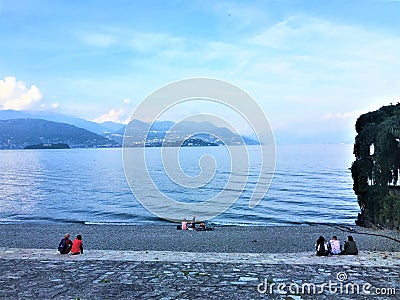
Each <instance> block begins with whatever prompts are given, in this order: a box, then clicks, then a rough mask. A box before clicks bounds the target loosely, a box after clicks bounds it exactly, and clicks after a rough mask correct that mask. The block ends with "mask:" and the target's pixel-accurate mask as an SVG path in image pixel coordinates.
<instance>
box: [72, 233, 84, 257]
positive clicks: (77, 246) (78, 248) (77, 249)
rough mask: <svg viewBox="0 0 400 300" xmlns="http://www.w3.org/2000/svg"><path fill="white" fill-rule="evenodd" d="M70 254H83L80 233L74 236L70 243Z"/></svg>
mask: <svg viewBox="0 0 400 300" xmlns="http://www.w3.org/2000/svg"><path fill="white" fill-rule="evenodd" d="M71 254H72V255H77V254H83V244H82V236H81V235H80V234H78V235H77V236H76V239H75V240H74V242H73V243H72V248H71Z"/></svg>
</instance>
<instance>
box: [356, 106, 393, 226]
mask: <svg viewBox="0 0 400 300" xmlns="http://www.w3.org/2000/svg"><path fill="white" fill-rule="evenodd" d="M356 131H357V136H356V139H355V144H354V155H355V157H356V160H355V161H354V162H353V164H352V167H351V173H352V176H353V181H354V185H353V189H354V192H355V193H356V195H357V197H358V203H359V205H360V208H361V212H362V216H363V217H364V218H366V219H367V220H369V221H370V222H372V223H374V224H381V225H384V226H389V227H398V226H399V225H398V224H399V221H400V189H397V183H398V179H399V169H400V148H399V147H400V143H399V141H400V104H397V105H390V106H383V107H381V108H380V109H379V110H377V111H373V112H369V113H366V114H363V115H361V116H360V117H359V118H358V120H357V122H356Z"/></svg>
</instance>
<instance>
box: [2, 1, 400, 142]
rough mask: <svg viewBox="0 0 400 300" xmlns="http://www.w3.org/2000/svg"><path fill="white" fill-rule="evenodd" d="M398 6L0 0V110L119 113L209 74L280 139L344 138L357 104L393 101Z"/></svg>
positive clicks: (105, 116) (366, 106)
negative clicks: (240, 92)
mask: <svg viewBox="0 0 400 300" xmlns="http://www.w3.org/2000/svg"><path fill="white" fill-rule="evenodd" d="M399 15H400V2H399V1H251V2H248V1H39V0H34V1H28V0H26V1H19V0H14V1H6V0H0V109H17V110H22V109H27V110H49V111H54V112H58V113H62V114H68V115H74V116H79V117H83V118H85V119H88V120H96V121H107V120H110V121H111V120H112V121H119V122H123V121H126V120H127V119H128V118H129V116H130V115H131V113H132V111H133V110H134V108H135V106H136V105H138V103H140V102H141V101H142V100H143V99H144V98H145V97H146V96H147V95H148V94H149V93H151V92H152V91H154V90H156V89H158V88H160V87H162V86H164V85H165V84H168V83H170V82H173V81H176V80H180V79H185V78H190V77H212V78H218V79H222V80H226V81H228V82H231V83H233V84H235V85H237V86H239V87H241V88H242V89H244V90H246V91H247V92H248V93H249V94H250V95H252V96H253V98H254V99H255V100H256V101H257V102H258V103H259V104H260V106H261V107H262V109H263V110H264V111H265V113H266V115H267V116H268V118H269V120H270V122H271V125H272V127H273V129H274V130H275V131H276V132H277V133H278V135H279V136H280V138H281V140H282V141H283V142H285V139H290V140H297V141H305V142H307V141H315V142H318V141H326V140H327V137H329V136H330V137H332V139H335V140H337V141H346V142H347V141H351V140H352V139H353V138H354V134H355V133H354V129H353V128H354V122H355V120H356V118H357V116H358V115H359V114H361V113H364V112H367V111H370V110H373V109H377V108H379V107H380V106H382V105H387V104H389V103H397V102H399V101H400V92H399V87H400V72H399V70H400V50H399V49H400V21H399V18H398V16H399ZM184 109H185V110H186V109H187V108H184ZM192 109H193V111H192V112H193V113H196V112H198V113H201V112H203V111H202V106H198V107H193V108H192ZM208 109H209V110H212V107H211V106H210V107H209V108H208ZM178 114H179V112H177V115H178ZM328 139H329V138H328Z"/></svg>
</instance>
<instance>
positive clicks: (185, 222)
mask: <svg viewBox="0 0 400 300" xmlns="http://www.w3.org/2000/svg"><path fill="white" fill-rule="evenodd" d="M182 230H187V221H186V219H183V221H182Z"/></svg>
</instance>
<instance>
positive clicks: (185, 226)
mask: <svg viewBox="0 0 400 300" xmlns="http://www.w3.org/2000/svg"><path fill="white" fill-rule="evenodd" d="M197 223H199V226H198V227H196V216H193V218H192V221H191V222H188V221H187V220H186V219H183V220H182V223H181V225H178V226H177V229H179V230H197V231H206V230H213V228H211V227H206V223H204V222H203V221H201V222H197Z"/></svg>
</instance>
